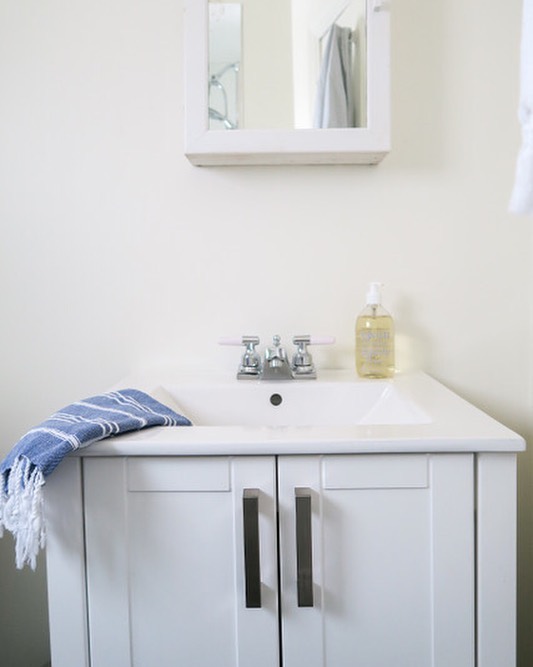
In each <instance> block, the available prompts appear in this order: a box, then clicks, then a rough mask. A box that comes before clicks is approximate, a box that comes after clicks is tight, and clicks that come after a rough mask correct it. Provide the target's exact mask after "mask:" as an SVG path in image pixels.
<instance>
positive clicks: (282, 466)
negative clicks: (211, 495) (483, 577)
mask: <svg viewBox="0 0 533 667" xmlns="http://www.w3.org/2000/svg"><path fill="white" fill-rule="evenodd" d="M473 491H474V489H473V459H472V456H471V455H468V454H459V455H431V456H430V455H424V454H421V455H353V456H351V455H350V456H323V457H319V456H316V457H314V456H309V457H305V456H304V457H282V458H281V459H280V463H279V490H278V493H279V514H280V553H281V557H280V567H281V582H282V583H281V608H282V610H283V614H282V622H281V627H282V647H283V649H282V650H283V663H282V664H283V665H284V667H301V666H302V665H305V666H306V667H391V665H394V667H430V666H431V667H450V666H451V665H453V667H473V664H474V508H473ZM302 499H303V500H302ZM297 508H298V510H297ZM309 510H310V513H309ZM309 539H310V542H309V541H308V540H309ZM310 581H311V583H310Z"/></svg>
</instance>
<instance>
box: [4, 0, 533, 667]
mask: <svg viewBox="0 0 533 667" xmlns="http://www.w3.org/2000/svg"><path fill="white" fill-rule="evenodd" d="M393 4H394V11H393V20H392V32H393V48H392V55H393V63H392V70H393V72H392V80H393V95H392V98H393V109H392V116H393V150H392V153H391V155H390V156H389V157H387V158H386V159H385V161H384V162H383V163H382V164H381V165H380V166H378V167H372V168H368V167H350V166H348V167H328V166H323V167H284V168H282V167H279V168H278V167H269V168H261V167H257V168H194V167H192V166H191V165H190V164H189V163H188V162H187V160H186V159H185V158H184V157H183V141H182V133H183V132H182V126H183V96H182V92H181V91H182V41H183V40H182V9H183V8H182V3H180V2H176V1H175V0H172V1H171V0H133V1H132V0H105V1H104V0H94V1H93V2H90V3H87V2H81V1H80V0H72V1H71V2H62V1H60V0H47V2H40V1H38V0H0V94H1V103H0V224H1V230H2V242H1V244H0V255H1V256H0V276H1V282H0V285H1V287H0V289H1V296H0V303H1V306H2V325H1V326H0V342H1V344H0V355H1V361H0V368H1V374H2V382H1V384H0V390H1V392H2V397H1V398H2V400H1V403H0V405H1V421H0V434H1V437H0V453H2V452H7V450H8V449H9V447H10V446H11V444H12V443H13V442H14V441H15V440H16V438H17V437H18V436H19V435H21V434H22V433H23V432H24V431H25V430H26V429H28V428H29V427H30V426H32V425H33V424H34V423H36V422H37V421H40V420H41V419H42V418H44V417H46V416H47V415H48V414H49V413H50V412H51V411H53V410H54V409H56V408H58V407H60V406H61V405H63V404H65V403H68V402H70V401H72V400H73V399H75V398H79V397H81V396H85V395H90V394H91V393H92V392H97V391H99V390H101V389H103V388H105V387H106V386H107V385H109V384H110V383H112V382H114V381H115V380H117V379H118V378H120V377H121V376H122V375H124V374H126V373H127V372H128V371H129V370H130V369H131V368H132V367H137V366H142V365H145V364H150V363H155V362H163V363H164V362H166V361H167V360H168V361H173V362H183V363H191V364H198V363H210V364H213V366H215V367H219V368H220V367H222V368H227V369H228V371H229V370H230V369H232V368H233V366H234V363H235V360H236V354H237V352H236V350H232V349H220V348H218V347H217V345H216V340H217V337H218V336H219V335H221V334H228V333H229V334H232V333H239V332H247V333H248V332H257V333H258V334H259V335H262V336H263V337H266V336H269V335H271V334H272V333H275V332H277V331H279V332H280V333H281V334H284V335H289V334H290V333H293V332H301V331H310V332H314V333H330V334H334V335H335V336H336V337H337V340H338V345H337V346H336V348H335V349H334V350H332V351H329V352H323V353H322V354H320V355H317V356H318V358H319V359H320V361H321V363H322V364H326V363H328V364H337V365H345V364H351V363H352V356H353V355H352V351H353V334H352V328H353V323H354V317H355V314H356V312H357V311H358V310H359V308H360V306H361V304H362V301H363V298H364V293H365V290H366V283H367V282H368V281H369V280H376V279H377V280H382V281H383V282H384V283H386V286H387V287H386V296H385V300H386V305H387V306H388V307H389V308H390V309H391V310H392V311H393V312H394V314H395V316H396V320H397V329H398V332H399V348H400V350H399V352H400V355H399V356H400V361H401V364H402V366H403V367H409V366H413V365H419V366H422V367H423V368H425V369H426V370H427V371H429V372H430V373H432V374H433V375H435V376H436V377H437V378H439V379H440V380H442V381H443V382H445V383H446V384H447V385H449V386H450V387H452V388H453V389H455V390H456V391H458V392H459V393H460V394H462V395H463V396H464V397H466V398H467V399H470V400H471V401H473V402H474V403H476V404H478V405H479V406H480V407H482V408H484V409H485V410H487V411H488V412H490V413H491V414H493V415H494V416H495V417H497V418H498V419H500V420H502V421H504V422H505V423H506V424H507V425H509V426H511V427H512V428H514V429H515V430H518V431H520V432H521V433H523V434H525V435H527V436H533V416H532V412H531V398H532V378H533V368H532V364H531V358H532V352H533V326H532V319H531V318H532V315H533V307H532V296H531V295H532V276H531V268H530V267H531V264H532V262H531V259H532V255H533V244H532V238H531V229H532V225H533V221H532V220H531V219H529V220H528V219H525V218H518V217H511V216H510V215H508V214H507V213H506V205H507V200H508V197H509V194H510V189H511V184H512V177H513V170H514V161H515V156H516V151H517V147H518V139H519V131H518V127H517V122H516V106H517V97H518V40H519V18H520V5H521V2H520V1H519V0H512V2H506V3H503V2H490V3H486V2H482V0H472V1H471V2H464V0H435V1H434V2H425V3H423V2H419V1H418V0H402V2H398V3H393ZM532 465H533V463H532V459H531V454H525V455H523V456H521V457H520V628H521V639H520V651H521V663H520V665H521V667H528V666H529V665H530V664H532V663H533V646H531V642H532V639H531V633H530V632H528V628H530V627H531V622H532V620H533V602H531V600H533V595H532V593H533V590H532V586H533V584H532V575H533V553H532V529H531V527H530V526H531V525H532V524H533V495H532V493H531V488H532V480H531V477H532ZM43 570H44V564H43V562H42V561H41V563H40V565H39V570H38V572H37V574H35V575H34V574H31V573H17V572H15V570H14V568H13V565H12V544H11V540H10V538H9V537H7V538H4V539H3V540H1V541H0V655H2V663H3V664H4V662H5V664H6V665H9V667H39V665H40V664H42V663H43V662H44V661H45V659H46V657H47V647H46V612H45V595H44V585H43V577H44V571H43ZM21 622H24V623H26V622H28V623H29V629H28V632H27V633H25V634H22V633H21V632H15V628H19V627H21V625H20V624H21Z"/></svg>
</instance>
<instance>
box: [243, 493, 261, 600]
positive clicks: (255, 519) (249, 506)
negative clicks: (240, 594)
mask: <svg viewBox="0 0 533 667" xmlns="http://www.w3.org/2000/svg"><path fill="white" fill-rule="evenodd" d="M242 512H243V526H244V530H243V533H244V590H245V598H246V607H248V608H255V609H257V608H259V607H261V565H260V561H259V490H258V489H244V491H243V496H242Z"/></svg>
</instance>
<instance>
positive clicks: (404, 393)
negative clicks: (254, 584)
mask: <svg viewBox="0 0 533 667" xmlns="http://www.w3.org/2000/svg"><path fill="white" fill-rule="evenodd" d="M128 386H129V387H136V388H137V389H141V390H143V391H145V392H147V393H149V394H152V395H153V396H154V397H155V398H158V399H159V400H160V401H161V402H162V403H166V404H167V405H169V406H170V407H172V408H174V410H176V411H177V412H180V413H181V414H183V415H185V416H186V417H188V418H189V419H190V420H191V421H192V423H193V426H192V427H170V428H169V427H159V428H152V429H142V430H141V431H137V432H134V433H130V434H125V435H122V436H119V437H115V438H109V439H108V440H105V441H103V442H101V443H99V444H98V447H88V448H86V449H85V450H83V451H84V453H83V456H102V455H104V456H112V455H116V454H125V455H129V454H131V455H139V456H144V455H146V456H156V455H163V456H166V455H168V456H174V455H181V456H185V455H186V456H197V455H209V456H217V455H225V456H227V455H248V454H287V453H293V454H307V453H322V454H324V453H328V452H335V453H350V452H352V453H353V452H370V453H377V452H398V453H399V452H430V451H440V452H472V451H520V450H522V449H524V447H525V443H524V440H523V438H521V437H520V436H519V435H517V434H516V433H514V432H513V431H511V430H510V429H508V428H507V427H506V426H504V425H502V424H500V423H499V422H497V421H496V420H495V419H493V418H492V417H489V416H488V415H487V414H485V413H484V412H482V411H481V410H479V409H478V408H476V407H475V406H473V405H472V404H470V403H468V402H467V401H465V400H464V399H462V398H460V397H459V396H458V395H457V394H455V393H454V392H452V391H450V390H449V389H447V388H446V387H444V386H443V385H442V384H440V383H439V382H437V381H436V380H434V379H433V378H431V377H430V376H428V375H426V374H424V373H420V372H417V373H409V374H401V373H400V374H398V375H396V377H394V378H393V379H391V380H361V379H359V378H358V377H357V376H356V375H355V372H354V371H322V372H321V373H320V374H319V378H318V380H289V381H286V382H267V381H258V380H241V381H238V380H236V379H235V377H234V376H232V375H231V374H229V373H228V374H226V375H223V376H221V375H218V376H217V375H215V374H213V373H211V372H206V371H203V372H202V371H190V370H189V371H185V370H183V369H172V368H165V369H152V370H150V371H143V372H141V373H136V374H134V375H131V376H129V377H128V378H125V379H124V380H123V381H122V382H120V383H119V384H118V385H116V386H115V389H116V388H121V387H122V388H124V387H128Z"/></svg>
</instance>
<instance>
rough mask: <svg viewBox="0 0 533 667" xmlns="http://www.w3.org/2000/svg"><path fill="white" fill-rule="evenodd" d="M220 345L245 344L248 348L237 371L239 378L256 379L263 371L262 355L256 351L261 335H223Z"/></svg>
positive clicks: (219, 340) (219, 341)
mask: <svg viewBox="0 0 533 667" xmlns="http://www.w3.org/2000/svg"><path fill="white" fill-rule="evenodd" d="M218 344H219V345H244V346H245V348H246V350H245V351H244V354H243V355H242V359H241V363H240V366H239V370H238V371H237V379H238V380H242V379H244V378H250V379H254V378H256V377H258V376H259V374H260V373H261V357H260V356H259V354H258V352H257V351H256V349H255V348H256V346H257V345H259V336H242V337H240V338H239V337H238V336H236V337H235V336H233V337H232V336H223V337H222V338H219V339H218Z"/></svg>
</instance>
